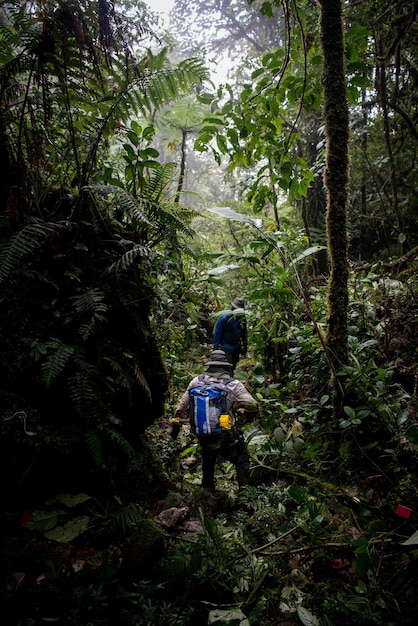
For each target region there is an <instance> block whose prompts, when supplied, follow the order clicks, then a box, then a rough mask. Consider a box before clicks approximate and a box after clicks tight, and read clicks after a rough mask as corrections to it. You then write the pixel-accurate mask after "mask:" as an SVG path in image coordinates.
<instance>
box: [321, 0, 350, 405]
mask: <svg viewBox="0 0 418 626" xmlns="http://www.w3.org/2000/svg"><path fill="white" fill-rule="evenodd" d="M318 1H319V6H320V9H321V11H320V27H321V28H320V36H321V46H322V52H323V57H324V76H323V85H324V122H325V132H326V138H327V160H326V168H325V174H324V180H325V185H326V188H327V236H328V254H329V260H330V265H331V273H330V279H329V294H328V333H327V346H328V349H329V354H330V357H331V361H332V363H331V365H332V374H331V385H332V391H333V401H334V409H335V411H336V412H339V411H340V410H341V406H342V399H343V395H344V393H343V388H342V384H341V381H340V380H339V377H338V374H337V373H338V369H339V367H340V366H341V365H342V364H344V363H346V361H347V304H348V259H347V230H346V219H347V216H346V212H347V180H348V105H347V100H346V82H345V67H344V28H343V3H342V0H318Z"/></svg>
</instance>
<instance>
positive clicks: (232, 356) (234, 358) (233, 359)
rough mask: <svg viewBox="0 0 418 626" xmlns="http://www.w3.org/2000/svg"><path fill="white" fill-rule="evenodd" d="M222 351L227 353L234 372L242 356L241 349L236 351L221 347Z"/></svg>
mask: <svg viewBox="0 0 418 626" xmlns="http://www.w3.org/2000/svg"><path fill="white" fill-rule="evenodd" d="M221 349H222V350H223V351H224V352H225V354H226V356H227V357H228V361H229V362H230V363H231V364H232V372H234V370H235V368H236V366H237V365H238V361H239V357H240V354H241V350H240V348H239V347H238V348H234V350H227V348H225V347H224V346H221Z"/></svg>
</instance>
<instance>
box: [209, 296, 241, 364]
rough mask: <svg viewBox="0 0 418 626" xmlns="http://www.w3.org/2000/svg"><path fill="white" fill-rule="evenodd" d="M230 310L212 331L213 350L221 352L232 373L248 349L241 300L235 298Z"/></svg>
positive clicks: (220, 318) (222, 316) (219, 319)
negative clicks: (225, 356) (226, 357)
mask: <svg viewBox="0 0 418 626" xmlns="http://www.w3.org/2000/svg"><path fill="white" fill-rule="evenodd" d="M231 304H232V306H231V308H230V309H229V310H228V311H226V312H225V313H223V315H221V316H220V317H219V318H218V320H217V322H216V324H215V328H214V331H213V349H214V350H223V351H224V352H225V353H226V354H227V356H228V360H229V362H230V363H232V371H234V369H235V368H236V366H237V363H238V361H239V359H240V356H241V354H242V355H243V356H246V354H247V349H248V331H247V322H246V319H245V303H244V300H243V299H242V298H235V300H234V301H233V302H232V303H231Z"/></svg>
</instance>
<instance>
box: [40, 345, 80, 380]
mask: <svg viewBox="0 0 418 626" xmlns="http://www.w3.org/2000/svg"><path fill="white" fill-rule="evenodd" d="M46 347H47V349H48V357H47V359H48V360H47V361H45V363H42V365H41V372H42V379H43V381H44V382H45V384H46V386H47V387H49V386H50V385H51V383H53V381H54V380H56V379H57V378H58V376H59V375H60V374H61V373H62V371H63V370H64V368H65V366H66V365H67V363H68V361H69V360H70V358H71V356H72V355H73V353H74V348H73V347H72V346H68V345H66V344H65V343H62V342H61V341H60V340H59V339H55V340H54V341H50V342H48V343H47V344H46Z"/></svg>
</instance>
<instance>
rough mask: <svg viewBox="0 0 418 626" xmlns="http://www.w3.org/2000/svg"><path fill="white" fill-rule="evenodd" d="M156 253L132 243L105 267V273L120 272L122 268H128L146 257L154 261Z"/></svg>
mask: <svg viewBox="0 0 418 626" xmlns="http://www.w3.org/2000/svg"><path fill="white" fill-rule="evenodd" d="M157 255H158V253H157V252H154V250H151V249H150V248H146V247H145V246H142V245H140V244H137V245H134V247H133V248H132V249H131V250H128V251H127V252H125V253H124V254H122V256H121V257H120V258H119V259H118V260H117V261H116V262H115V263H112V265H110V266H109V267H108V268H107V270H106V271H107V273H115V274H120V273H121V272H123V271H124V270H127V269H130V268H131V267H133V266H134V265H135V264H137V263H138V262H139V261H144V259H146V260H147V261H148V262H151V261H154V260H155V258H156V257H157Z"/></svg>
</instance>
